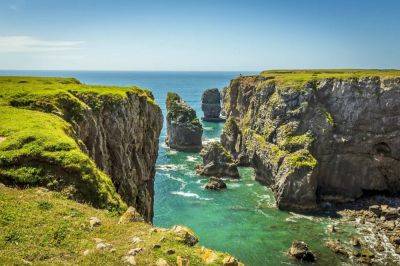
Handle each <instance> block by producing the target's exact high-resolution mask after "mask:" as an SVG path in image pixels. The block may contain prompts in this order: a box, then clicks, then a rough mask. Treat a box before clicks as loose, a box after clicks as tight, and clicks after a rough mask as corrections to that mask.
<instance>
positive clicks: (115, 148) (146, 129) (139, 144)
mask: <svg viewBox="0 0 400 266" xmlns="http://www.w3.org/2000/svg"><path fill="white" fill-rule="evenodd" d="M73 93H74V95H75V96H76V97H77V98H78V99H80V100H81V101H82V102H84V103H86V104H88V105H89V106H91V107H92V108H89V109H86V110H85V112H84V113H83V114H82V119H80V120H79V121H78V122H77V123H75V124H74V128H75V129H76V133H77V135H78V139H80V140H81V141H82V144H83V145H82V148H83V149H84V150H86V151H87V153H88V154H89V155H90V157H91V158H93V160H94V161H95V162H96V165H97V166H98V167H99V168H100V169H102V170H103V171H104V172H106V173H107V174H108V175H109V176H110V177H111V179H112V181H113V184H114V186H115V189H116V191H117V193H118V194H119V195H121V197H122V199H123V200H124V201H125V202H126V203H127V204H128V205H131V206H134V207H135V208H136V209H137V210H138V212H139V213H140V214H141V215H142V216H143V217H144V219H145V220H146V221H151V220H152V218H153V197H154V189H153V184H154V175H155V163H156V159H157V155H158V139H159V135H160V132H161V128H162V113H161V110H160V108H159V107H158V106H157V105H155V104H153V103H150V102H149V101H148V100H147V99H146V97H141V96H140V95H138V94H137V93H128V94H127V97H126V98H125V99H122V100H120V101H118V102H116V103H113V104H109V103H107V102H106V101H102V99H101V96H95V95H92V94H87V93H79V92H73ZM98 97H100V98H98ZM103 100H105V99H103Z"/></svg>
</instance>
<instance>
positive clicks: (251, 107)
mask: <svg viewBox="0 0 400 266" xmlns="http://www.w3.org/2000/svg"><path fill="white" fill-rule="evenodd" d="M327 77H328V78H327ZM299 79H301V80H302V81H301V82H299V81H298V80H299ZM223 106H224V109H225V112H226V115H227V122H226V123H225V126H224V130H223V134H222V136H221V143H222V145H223V146H224V147H225V148H226V149H227V150H228V151H229V152H230V153H231V155H232V156H233V157H234V159H235V160H236V161H237V162H238V163H239V164H240V165H248V166H253V167H254V168H255V174H256V179H257V180H259V181H260V182H262V183H263V184H265V185H268V186H270V187H271V188H272V189H273V191H274V193H275V198H276V201H277V206H278V207H279V208H280V209H286V210H293V211H309V210H315V209H316V208H318V207H319V206H318V204H317V202H326V201H329V202H331V203H333V204H335V203H340V202H346V201H352V200H354V199H357V198H359V197H361V196H363V194H364V193H365V192H368V191H375V192H378V191H382V192H384V191H385V192H387V191H388V192H392V193H393V194H395V193H396V192H400V179H399V178H398V177H399V176H400V160H399V159H400V71H372V70H371V71H364V70H363V71H360V70H359V71H352V72H346V71H336V72H332V71H331V72H329V71H326V72H325V73H324V72H322V73H321V72H315V71H285V72H279V71H265V72H263V73H262V74H260V75H257V76H242V77H238V78H236V79H234V80H232V81H231V83H230V86H229V87H227V88H226V89H225V92H224V93H223ZM388 216H390V217H392V216H393V217H394V215H393V214H392V213H390V214H388Z"/></svg>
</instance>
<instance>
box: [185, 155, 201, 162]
mask: <svg viewBox="0 0 400 266" xmlns="http://www.w3.org/2000/svg"><path fill="white" fill-rule="evenodd" d="M199 159H200V158H198V157H196V156H193V155H188V156H186V161H188V162H196V161H198V160H199Z"/></svg>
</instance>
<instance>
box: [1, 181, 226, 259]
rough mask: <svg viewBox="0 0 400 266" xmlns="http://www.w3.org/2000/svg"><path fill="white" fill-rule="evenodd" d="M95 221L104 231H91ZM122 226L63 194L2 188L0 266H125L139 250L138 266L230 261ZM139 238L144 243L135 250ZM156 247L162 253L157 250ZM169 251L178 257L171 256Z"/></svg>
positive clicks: (148, 229) (163, 234) (143, 226)
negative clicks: (103, 247) (100, 245)
mask: <svg viewBox="0 0 400 266" xmlns="http://www.w3.org/2000/svg"><path fill="white" fill-rule="evenodd" d="M93 216H95V217H98V218H99V219H100V220H101V221H102V225H101V226H100V227H95V228H93V229H91V228H90V226H89V218H90V217H93ZM118 220H119V217H118V216H117V215H116V213H115V212H114V213H112V212H109V211H106V210H99V209H94V208H92V207H90V206H88V205H84V204H79V203H77V202H75V201H72V200H68V199H66V198H65V197H64V196H62V195H61V194H60V193H58V192H49V191H46V190H44V189H41V188H31V189H23V190H20V189H15V188H7V187H5V186H3V185H1V184H0V229H1V230H0V265H21V264H24V261H25V262H33V263H34V264H35V265H36V264H39V265H49V264H51V265H60V264H62V265H78V264H79V265H121V264H122V263H121V262H122V257H123V256H124V255H126V254H127V252H128V251H129V250H130V249H132V248H136V247H143V248H144V252H143V253H140V254H139V255H137V256H136V262H137V263H138V265H154V263H155V262H156V261H157V259H159V258H163V259H165V260H167V261H168V263H169V264H170V265H175V263H176V260H177V256H181V257H183V258H189V260H190V263H191V264H190V265H202V264H204V259H207V257H209V256H210V255H211V254H215V256H216V259H215V261H214V262H213V263H211V265H217V264H219V265H220V264H221V260H222V259H223V258H224V257H225V256H226V254H222V253H213V252H212V251H210V250H206V249H202V248H201V247H199V246H194V247H189V246H186V245H184V244H183V243H181V242H179V241H178V240H179V239H178V238H176V235H174V234H173V233H171V232H169V231H165V230H157V231H156V232H153V231H152V226H151V225H149V224H147V223H142V222H136V223H129V224H118ZM134 236H136V237H139V238H140V239H142V240H143V242H140V243H138V244H135V245H134V244H132V243H131V241H130V239H131V238H132V237H134ZM94 238H100V239H103V240H104V241H105V242H106V243H110V244H112V245H113V247H114V248H115V252H110V251H98V250H96V248H95V247H96V243H95V241H94ZM162 238H164V240H162V241H160V240H161V239H162ZM156 243H157V244H161V248H159V249H153V245H154V244H156ZM168 249H174V250H175V251H176V253H175V254H172V255H167V254H166V250H168ZM85 250H90V253H89V255H87V256H84V255H83V252H84V251H85Z"/></svg>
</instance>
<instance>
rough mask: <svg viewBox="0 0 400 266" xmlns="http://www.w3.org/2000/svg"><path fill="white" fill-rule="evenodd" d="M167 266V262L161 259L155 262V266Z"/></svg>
mask: <svg viewBox="0 0 400 266" xmlns="http://www.w3.org/2000/svg"><path fill="white" fill-rule="evenodd" d="M168 265H169V264H168V262H167V261H166V260H165V259H163V258H159V259H158V260H157V261H156V266H168Z"/></svg>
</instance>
